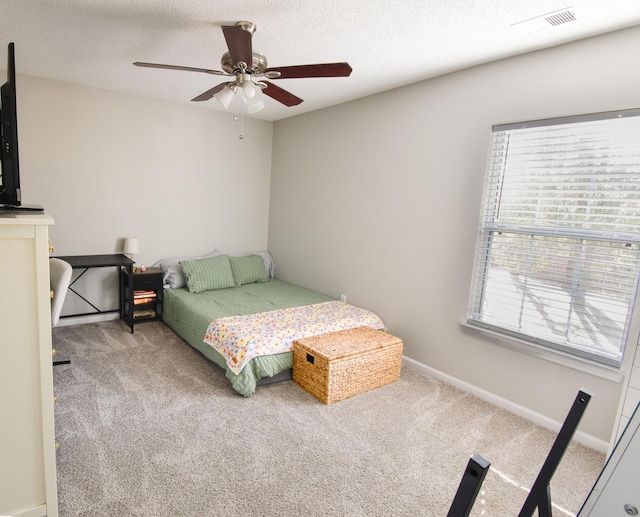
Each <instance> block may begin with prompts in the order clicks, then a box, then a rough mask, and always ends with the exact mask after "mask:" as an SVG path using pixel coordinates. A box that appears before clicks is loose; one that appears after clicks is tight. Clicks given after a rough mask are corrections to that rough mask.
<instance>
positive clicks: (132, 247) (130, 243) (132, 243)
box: [122, 237, 140, 260]
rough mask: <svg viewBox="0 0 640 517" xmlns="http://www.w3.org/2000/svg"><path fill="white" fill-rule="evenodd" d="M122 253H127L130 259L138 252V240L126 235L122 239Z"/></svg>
mask: <svg viewBox="0 0 640 517" xmlns="http://www.w3.org/2000/svg"><path fill="white" fill-rule="evenodd" d="M122 251H123V253H124V254H125V255H128V256H129V258H130V259H131V260H133V256H134V255H135V254H136V253H140V242H139V241H138V239H137V238H135V237H127V238H125V240H124V248H123V250H122Z"/></svg>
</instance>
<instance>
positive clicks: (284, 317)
mask: <svg viewBox="0 0 640 517" xmlns="http://www.w3.org/2000/svg"><path fill="white" fill-rule="evenodd" d="M362 326H368V327H372V328H375V329H383V328H384V324H383V323H382V320H381V319H380V318H379V317H378V316H377V315H375V314H374V313H373V312H370V311H368V310H366V309H361V308H359V307H355V306H353V305H348V304H346V303H343V302H339V301H331V302H324V303H316V304H314V305H305V306H302V307H290V308H287V309H278V310H275V311H268V312H260V313H258V314H247V315H245V316H228V317H225V318H218V319H216V320H213V321H212V322H211V323H210V324H209V328H208V329H207V333H206V335H205V338H204V342H205V343H206V344H208V345H210V346H212V347H213V348H214V349H215V350H216V351H217V352H218V353H220V354H221V355H222V356H223V357H224V358H225V359H226V361H227V364H228V365H229V368H230V369H231V371H233V372H234V373H235V374H236V375H237V374H238V373H240V372H241V371H242V369H243V368H244V366H245V365H246V364H247V362H249V361H250V360H251V359H253V358H254V357H257V356H260V355H270V354H280V353H283V352H291V351H292V350H293V342H294V341H295V340H296V339H301V338H305V337H311V336H317V335H320V334H325V333H327V332H335V331H338V330H346V329H351V328H356V327H362Z"/></svg>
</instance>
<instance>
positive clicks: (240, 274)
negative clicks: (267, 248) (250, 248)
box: [229, 255, 269, 285]
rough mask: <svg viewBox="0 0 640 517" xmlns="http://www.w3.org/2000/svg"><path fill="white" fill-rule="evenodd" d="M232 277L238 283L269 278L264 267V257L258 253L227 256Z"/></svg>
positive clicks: (250, 282) (264, 280)
mask: <svg viewBox="0 0 640 517" xmlns="http://www.w3.org/2000/svg"><path fill="white" fill-rule="evenodd" d="M229 261H230V262H231V271H233V279H234V280H235V281H236V284H238V285H244V284H253V283H255V282H266V281H267V280H269V275H267V270H266V269H265V267H264V259H263V258H262V257H261V256H260V255H246V256H244V257H229Z"/></svg>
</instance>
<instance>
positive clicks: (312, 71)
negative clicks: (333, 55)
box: [264, 63, 352, 79]
mask: <svg viewBox="0 0 640 517" xmlns="http://www.w3.org/2000/svg"><path fill="white" fill-rule="evenodd" d="M351 71H352V68H351V66H349V63H324V64H317V65H296V66H277V67H273V68H267V69H266V70H265V71H264V73H265V74H266V73H268V72H280V74H281V75H280V77H278V79H294V78H303V77H349V76H350V75H351ZM274 79H275V78H274Z"/></svg>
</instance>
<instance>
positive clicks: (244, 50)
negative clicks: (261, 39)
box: [222, 25, 253, 68]
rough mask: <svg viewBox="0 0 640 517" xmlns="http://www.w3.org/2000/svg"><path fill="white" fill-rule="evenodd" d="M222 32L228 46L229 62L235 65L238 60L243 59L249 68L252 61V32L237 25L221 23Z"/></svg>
mask: <svg viewBox="0 0 640 517" xmlns="http://www.w3.org/2000/svg"><path fill="white" fill-rule="evenodd" d="M222 32H223V33H224V39H225V40H226V41H227V47H229V55H230V56H231V62H232V63H233V64H234V65H237V64H238V63H239V62H240V61H244V63H246V65H247V67H248V68H251V66H252V63H253V49H252V46H251V38H252V33H251V32H250V31H248V30H246V29H243V28H242V27H239V26H237V25H223V26H222Z"/></svg>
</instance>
